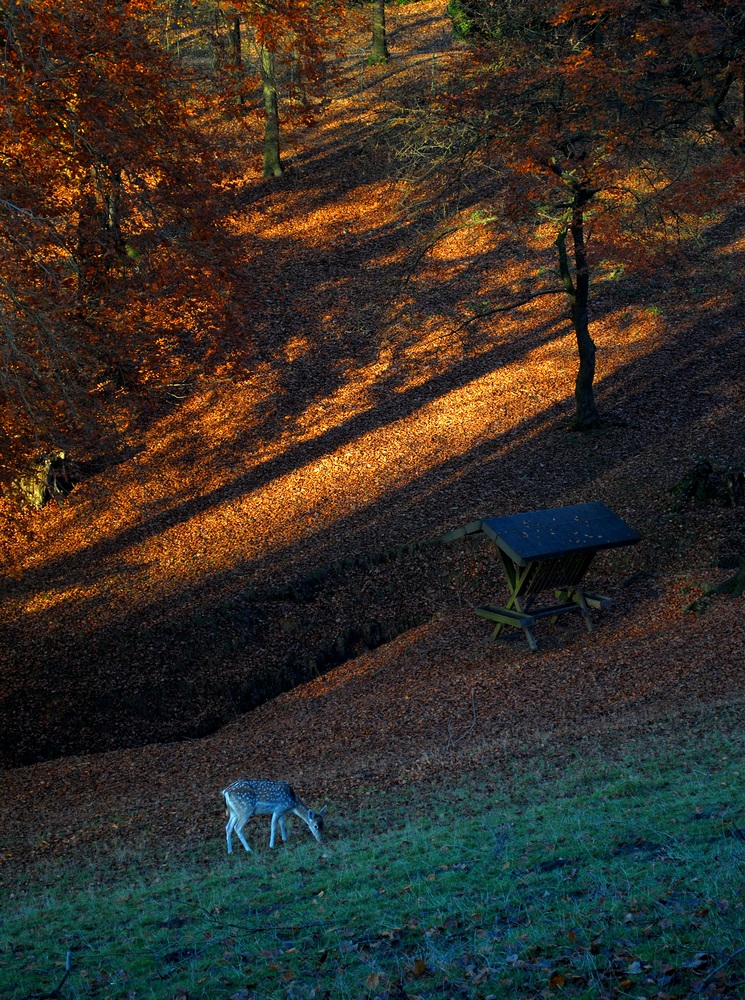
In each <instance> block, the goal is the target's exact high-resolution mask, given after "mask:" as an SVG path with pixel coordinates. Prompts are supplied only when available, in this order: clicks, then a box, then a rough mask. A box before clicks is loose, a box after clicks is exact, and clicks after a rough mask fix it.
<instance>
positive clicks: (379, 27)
mask: <svg viewBox="0 0 745 1000" xmlns="http://www.w3.org/2000/svg"><path fill="white" fill-rule="evenodd" d="M389 59H390V53H389V52H388V39H387V38H386V32H385V0H373V8H372V49H371V50H370V55H369V56H368V57H367V62H368V65H370V66H374V65H376V64H378V63H387V62H388V60H389Z"/></svg>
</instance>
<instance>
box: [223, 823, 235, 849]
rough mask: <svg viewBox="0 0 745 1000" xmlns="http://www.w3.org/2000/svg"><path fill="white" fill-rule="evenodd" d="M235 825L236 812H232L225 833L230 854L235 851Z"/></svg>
mask: <svg viewBox="0 0 745 1000" xmlns="http://www.w3.org/2000/svg"><path fill="white" fill-rule="evenodd" d="M234 826H235V813H231V814H230V819H229V820H228V825H227V826H226V827H225V835H226V837H227V838H228V854H232V853H233V827H234Z"/></svg>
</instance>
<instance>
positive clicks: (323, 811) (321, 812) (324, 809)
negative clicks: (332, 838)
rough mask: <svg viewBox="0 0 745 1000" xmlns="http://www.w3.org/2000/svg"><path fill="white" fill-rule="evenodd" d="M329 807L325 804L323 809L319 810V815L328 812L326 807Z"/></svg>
mask: <svg viewBox="0 0 745 1000" xmlns="http://www.w3.org/2000/svg"><path fill="white" fill-rule="evenodd" d="M327 808H328V807H327V806H324V807H323V809H322V810H321V811H320V812H319V814H318V815H319V816H323V814H324V813H325V812H326V809H327Z"/></svg>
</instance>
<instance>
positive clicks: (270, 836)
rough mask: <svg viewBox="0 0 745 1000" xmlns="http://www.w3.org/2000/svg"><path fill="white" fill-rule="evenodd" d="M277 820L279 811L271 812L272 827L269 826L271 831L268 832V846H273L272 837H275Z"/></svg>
mask: <svg viewBox="0 0 745 1000" xmlns="http://www.w3.org/2000/svg"><path fill="white" fill-rule="evenodd" d="M278 820H279V813H276V812H273V813H272V827H271V832H270V834H269V846H270V847H274V837H275V835H276V833H277V822H278Z"/></svg>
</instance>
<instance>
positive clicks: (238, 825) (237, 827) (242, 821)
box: [233, 813, 252, 851]
mask: <svg viewBox="0 0 745 1000" xmlns="http://www.w3.org/2000/svg"><path fill="white" fill-rule="evenodd" d="M251 815H252V814H251V813H248V815H243V816H241V818H240V820H239V822H237V823H236V822H235V820H233V824H234V826H235V832H236V833H237V834H238V839H239V840H240V842H241V843H242V844H243V846H244V847H245V848H246V850H247V851H250V850H251V847H250V845H249V843H248V841H247V840H246V838H245V837H244V836H243V827H244V826H245V825H246V823H247V821H248V820H249V819H250V818H251Z"/></svg>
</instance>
